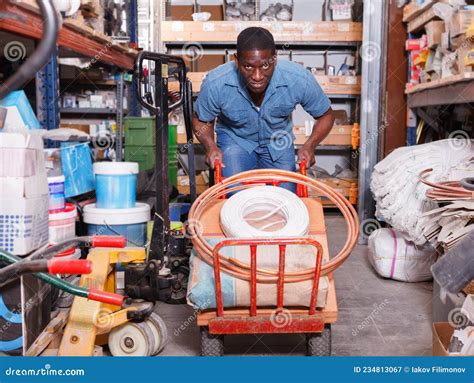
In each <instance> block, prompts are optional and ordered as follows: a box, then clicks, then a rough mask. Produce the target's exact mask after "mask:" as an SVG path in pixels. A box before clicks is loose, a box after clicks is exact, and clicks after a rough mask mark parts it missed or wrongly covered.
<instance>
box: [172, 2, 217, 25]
mask: <svg viewBox="0 0 474 383" xmlns="http://www.w3.org/2000/svg"><path fill="white" fill-rule="evenodd" d="M199 10H200V12H209V13H210V14H211V17H210V19H209V21H223V20H224V8H223V6H222V5H200V6H199ZM193 13H194V6H192V5H172V6H171V7H169V9H167V14H166V16H167V17H166V20H175V21H193V17H192V14H193Z"/></svg>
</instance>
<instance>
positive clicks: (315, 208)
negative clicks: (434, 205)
mask: <svg viewBox="0 0 474 383" xmlns="http://www.w3.org/2000/svg"><path fill="white" fill-rule="evenodd" d="M303 202H304V204H305V205H306V207H307V208H308V211H309V212H310V222H309V227H310V229H309V235H310V236H311V237H312V238H314V239H316V240H317V241H319V242H320V243H321V245H322V246H323V251H324V254H323V258H324V260H326V261H327V260H329V248H328V243H327V236H326V224H325V222H324V213H323V208H322V204H321V202H320V201H319V200H316V199H313V198H303ZM224 203H225V200H218V201H216V202H215V203H214V205H212V206H210V207H209V209H207V210H206V211H205V212H204V214H203V216H202V219H201V223H202V227H203V228H204V232H203V235H204V236H205V237H224V234H223V233H222V230H221V228H220V224H219V213H220V209H221V207H222V205H223V204H224ZM328 278H329V289H328V296H327V301H326V307H325V308H324V309H322V310H321V311H318V313H320V314H322V316H323V320H324V322H325V323H335V322H336V321H337V300H336V288H335V285H334V277H333V274H332V273H331V274H328ZM274 311H275V310H274V309H271V308H265V309H258V310H257V315H267V316H268V315H271V314H272V313H274ZM291 313H292V315H305V314H307V313H308V309H299V308H298V309H291ZM216 316H217V315H216V310H215V309H213V310H208V311H203V312H201V313H200V314H198V316H197V324H198V326H207V325H208V323H209V321H210V320H211V319H214V318H216ZM224 316H232V317H244V318H245V317H248V316H249V310H248V309H242V308H236V309H225V310H224Z"/></svg>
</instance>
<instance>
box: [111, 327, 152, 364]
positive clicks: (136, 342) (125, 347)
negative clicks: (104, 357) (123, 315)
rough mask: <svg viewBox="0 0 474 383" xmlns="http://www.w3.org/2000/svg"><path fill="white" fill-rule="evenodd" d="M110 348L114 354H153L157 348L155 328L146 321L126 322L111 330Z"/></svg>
mask: <svg viewBox="0 0 474 383" xmlns="http://www.w3.org/2000/svg"><path fill="white" fill-rule="evenodd" d="M109 349H110V352H111V354H112V355H113V356H150V355H153V352H154V350H155V349H156V346H155V336H154V334H153V330H152V328H151V326H149V325H148V324H146V323H145V322H140V323H132V322H128V323H124V324H123V325H121V326H118V327H116V328H114V329H113V330H112V331H111V332H110V334H109Z"/></svg>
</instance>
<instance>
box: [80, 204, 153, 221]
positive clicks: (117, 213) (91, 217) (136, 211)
mask: <svg viewBox="0 0 474 383" xmlns="http://www.w3.org/2000/svg"><path fill="white" fill-rule="evenodd" d="M149 220H150V205H148V204H146V203H142V202H137V203H136V204H135V207H131V208H128V209H98V208H96V207H95V203H93V204H90V205H86V206H85V207H84V222H85V223H89V224H93V225H127V224H135V223H144V222H147V221H149Z"/></svg>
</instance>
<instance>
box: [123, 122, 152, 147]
mask: <svg viewBox="0 0 474 383" xmlns="http://www.w3.org/2000/svg"><path fill="white" fill-rule="evenodd" d="M123 125H124V133H125V146H127V145H129V146H155V118H154V117H125V118H124V119H123Z"/></svg>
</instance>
